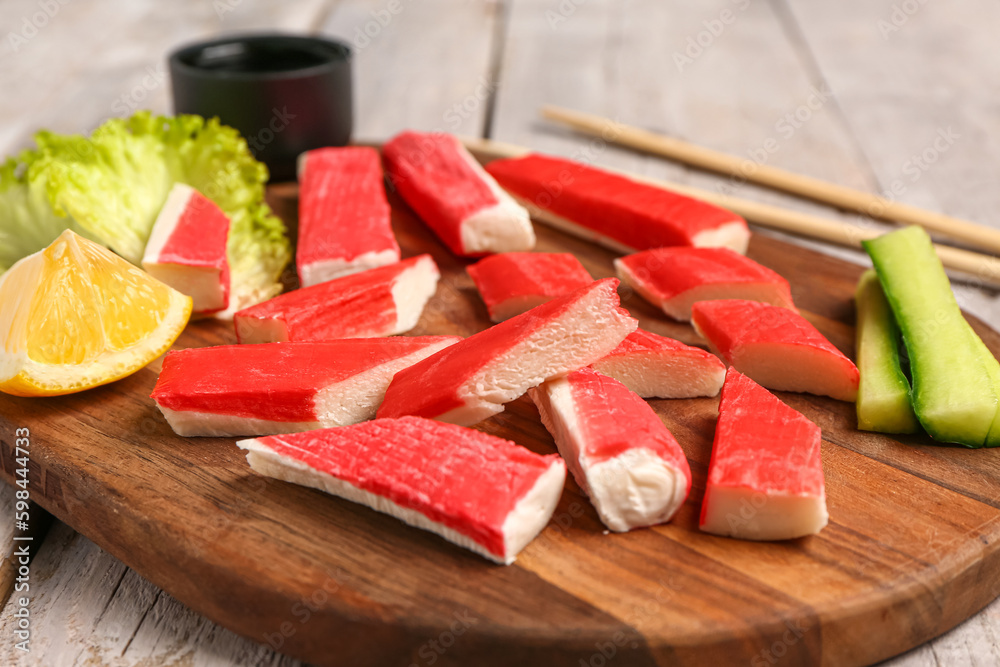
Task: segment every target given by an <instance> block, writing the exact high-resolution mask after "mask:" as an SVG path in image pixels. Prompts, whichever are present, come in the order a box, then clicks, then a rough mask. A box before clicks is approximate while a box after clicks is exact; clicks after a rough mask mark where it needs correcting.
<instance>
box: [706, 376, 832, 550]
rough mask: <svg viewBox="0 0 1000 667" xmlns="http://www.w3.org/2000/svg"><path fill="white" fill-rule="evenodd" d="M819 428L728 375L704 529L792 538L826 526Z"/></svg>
mask: <svg viewBox="0 0 1000 667" xmlns="http://www.w3.org/2000/svg"><path fill="white" fill-rule="evenodd" d="M820 439H821V433H820V428H819V426H816V424H814V423H812V422H811V421H809V420H808V419H806V418H805V417H804V416H803V415H801V414H800V413H798V412H796V411H795V410H793V409H792V408H790V407H788V406H787V405H785V404H784V403H782V402H781V401H780V400H778V398H777V397H775V396H774V395H772V394H771V393H770V392H768V391H767V390H766V389H764V388H763V387H761V386H760V385H759V384H757V383H756V382H754V381H753V380H751V379H750V378H748V377H747V376H745V375H742V374H741V373H739V372H738V371H736V370H735V369H733V368H730V369H729V372H728V373H727V374H726V384H725V385H724V386H723V388H722V401H721V402H720V404H719V422H718V424H717V425H716V427H715V441H714V443H713V444H712V459H711V462H710V463H709V467H708V481H707V483H706V486H705V499H704V501H703V502H702V506H701V529H702V530H704V531H706V532H709V533H715V534H717V535H728V536H730V537H737V538H741V539H745V540H790V539H794V538H796V537H803V536H805V535H812V534H814V533H818V532H819V531H820V530H821V529H822V528H823V526H825V525H826V524H827V520H828V514H827V509H826V491H825V485H824V480H823V464H822V461H821V459H820Z"/></svg>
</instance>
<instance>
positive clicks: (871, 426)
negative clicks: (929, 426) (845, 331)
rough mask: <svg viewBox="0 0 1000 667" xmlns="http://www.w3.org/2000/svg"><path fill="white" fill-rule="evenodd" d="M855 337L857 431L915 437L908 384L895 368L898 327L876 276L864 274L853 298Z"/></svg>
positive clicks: (897, 367)
mask: <svg viewBox="0 0 1000 667" xmlns="http://www.w3.org/2000/svg"><path fill="white" fill-rule="evenodd" d="M854 301H855V303H856V304H857V308H858V318H857V320H858V321H857V325H856V328H855V331H856V333H857V349H858V370H859V371H860V372H861V385H860V386H859V387H858V400H857V410H858V428H859V429H861V430H863V431H878V432H880V433H916V432H917V431H919V430H920V423H919V422H918V421H917V415H916V414H914V412H913V406H912V405H911V404H910V383H909V381H908V380H907V379H906V375H904V374H903V370H902V369H901V368H900V365H899V345H900V337H899V327H898V326H896V320H895V319H894V318H893V316H892V311H891V310H890V309H889V302H888V301H886V300H885V294H884V293H883V292H882V285H881V283H879V281H878V275H877V274H876V273H875V271H873V270H868V271H865V273H864V274H862V276H861V279H860V280H859V281H858V289H857V292H856V293H855V295H854Z"/></svg>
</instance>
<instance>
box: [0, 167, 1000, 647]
mask: <svg viewBox="0 0 1000 667" xmlns="http://www.w3.org/2000/svg"><path fill="white" fill-rule="evenodd" d="M270 198H271V202H272V205H273V206H274V208H275V210H276V211H277V212H278V214H279V215H281V216H282V217H283V218H284V219H285V220H286V221H287V222H288V223H289V226H290V228H291V232H292V238H294V229H295V224H294V223H295V212H296V206H297V201H296V191H295V188H294V186H279V187H275V188H272V189H271V192H270ZM390 200H391V202H392V206H393V216H394V217H393V224H394V227H395V231H396V233H397V237H398V239H399V242H400V245H401V246H402V248H403V251H404V256H412V255H414V254H418V253H421V252H430V253H431V254H432V255H433V256H434V258H435V260H436V261H437V262H438V265H439V266H440V268H441V272H442V280H441V282H440V284H439V286H438V289H437V293H436V294H435V296H434V298H433V299H432V300H431V302H430V303H429V304H428V307H427V308H426V310H425V312H424V314H423V317H422V319H421V320H420V323H419V324H418V326H417V328H416V329H415V330H413V331H412V332H411V333H412V334H414V335H419V334H459V335H469V334H472V333H475V332H477V331H480V330H482V329H484V328H486V327H487V326H488V325H489V321H488V319H487V315H486V310H485V307H484V306H483V304H482V302H481V301H480V300H479V298H478V295H477V293H476V290H475V287H474V286H473V284H472V282H471V280H470V279H469V278H468V276H467V275H466V274H465V266H466V265H467V264H468V262H466V261H463V260H459V259H456V258H455V257H454V256H452V255H451V254H450V253H449V252H448V251H446V250H445V249H444V248H443V247H442V246H441V244H440V243H438V242H437V241H436V239H435V238H434V237H433V235H432V234H431V233H430V232H428V230H427V229H426V228H425V227H424V226H423V225H422V224H421V223H419V222H418V221H417V220H416V219H415V218H414V217H413V215H412V214H411V213H410V212H409V210H408V209H407V208H406V207H405V205H404V204H402V202H401V201H400V200H399V199H398V198H396V197H395V196H394V195H391V196H390ZM536 231H537V232H538V237H539V243H538V247H537V249H538V250H539V251H570V252H573V253H575V254H576V255H577V256H578V257H579V258H580V259H581V261H582V262H583V263H584V265H585V266H586V267H587V269H588V270H590V272H591V273H592V274H593V275H594V276H595V277H604V276H609V275H613V269H612V265H611V260H612V258H613V255H612V254H611V253H609V252H607V251H605V250H603V249H601V248H598V247H597V246H594V245H592V244H589V243H586V242H583V241H580V240H577V239H574V238H571V237H568V236H565V235H563V234H560V233H558V232H555V231H553V230H551V229H548V228H546V227H543V226H541V225H536ZM749 255H750V256H751V257H753V258H754V259H756V260H758V261H760V262H762V263H763V264H765V265H766V266H769V267H771V268H772V269H774V270H776V271H777V272H778V273H780V274H782V275H783V276H785V277H786V278H787V279H788V280H789V281H790V282H791V284H792V292H793V295H794V297H795V301H796V303H797V304H798V305H799V307H800V308H801V309H802V310H803V313H804V314H805V315H806V317H807V318H809V320H810V321H812V322H813V323H814V324H815V325H816V326H817V327H818V328H819V329H820V331H822V332H823V333H824V334H826V335H827V337H829V339H830V340H831V341H832V342H833V343H834V344H835V345H837V347H839V348H840V349H841V350H843V351H844V352H845V353H847V354H849V355H852V354H853V342H852V341H853V327H852V322H853V304H852V293H853V289H854V284H855V281H856V280H857V277H858V275H859V274H860V272H861V269H860V268H859V267H857V266H854V265H851V264H847V263H845V262H842V261H839V260H837V259H833V258H830V257H827V256H823V255H820V254H817V253H814V252H811V251H809V250H805V249H803V248H800V247H797V246H792V245H789V244H786V243H783V242H781V241H778V240H774V239H772V238H768V237H764V236H759V235H755V236H754V238H753V240H752V242H751V245H750V251H749ZM292 286H294V285H293V283H290V284H289V287H292ZM622 297H623V304H624V305H625V306H626V307H628V308H629V309H630V310H631V311H632V313H633V314H634V315H635V316H636V317H638V318H639V320H640V323H641V326H643V327H645V328H647V329H649V330H651V331H654V332H657V333H661V334H665V335H669V336H673V337H676V338H679V339H681V340H684V341H687V342H695V343H697V342H699V340H698V338H697V336H696V335H695V334H694V332H693V331H692V330H691V328H690V327H688V326H687V325H681V324H678V323H675V322H672V321H670V320H669V319H668V318H666V317H665V316H664V315H662V314H660V313H659V312H658V311H656V310H655V309H654V308H652V307H651V306H649V305H648V304H647V303H645V302H643V301H642V300H641V299H640V298H639V297H638V296H636V295H634V294H631V293H629V292H628V291H627V290H622ZM973 326H975V328H976V330H977V331H978V332H979V333H980V335H981V336H982V337H983V339H984V340H985V341H986V343H987V345H988V346H989V347H990V348H991V349H992V350H993V351H994V352H996V351H997V350H1000V336H998V335H997V334H996V333H995V332H993V331H991V330H990V329H988V328H987V327H985V326H983V325H982V324H981V323H978V322H975V321H973ZM233 342H235V337H234V335H233V331H232V329H231V325H225V324H223V323H220V322H216V321H200V322H195V323H193V324H191V325H190V326H189V327H188V329H187V330H186V332H185V333H184V334H183V336H182V337H181V339H180V340H179V341H178V343H177V346H178V347H190V346H203V345H213V344H219V343H233ZM159 363H160V362H154V363H153V364H151V366H150V367H148V368H146V369H143V370H141V371H139V372H138V373H136V374H135V375H133V376H131V377H129V378H127V379H125V380H122V381H119V382H115V383H113V384H111V385H109V386H105V387H101V388H98V389H94V390H90V391H87V392H83V393H81V394H76V395H72V396H65V397H58V398H51V399H23V398H15V397H10V396H6V395H0V415H2V416H0V422H2V430H0V463H2V473H3V477H4V478H5V479H6V480H7V481H8V482H9V481H11V480H12V478H13V470H14V468H15V465H14V461H13V452H12V446H13V442H14V429H15V428H18V427H24V426H27V427H29V428H30V430H31V452H32V458H31V465H30V479H31V491H32V499H33V500H35V501H37V502H38V503H40V504H41V505H42V506H43V507H45V508H46V509H48V510H49V511H50V512H52V513H53V514H55V515H56V516H57V517H58V518H59V519H61V520H62V521H64V522H66V523H67V524H69V525H70V526H72V527H73V528H75V529H76V530H78V531H79V532H81V533H83V534H84V535H86V536H87V537H89V538H90V539H91V540H93V541H94V542H96V543H97V544H98V545H100V546H101V547H102V548H104V549H106V550H107V551H109V552H110V553H112V554H113V555H115V556H117V557H118V558H120V559H121V560H122V561H124V562H125V563H126V564H128V565H129V566H130V567H132V568H134V569H135V570H137V571H138V572H139V573H140V574H142V575H143V576H144V577H146V578H148V579H149V580H150V581H152V582H153V583H154V584H156V585H157V586H160V587H162V588H163V589H165V590H166V591H167V592H169V593H170V594H171V595H173V596H174V597H176V598H177V599H179V600H180V601H182V602H183V603H185V604H187V605H189V606H190V607H192V608H193V609H195V610H196V611H198V612H201V613H203V614H205V615H206V616H208V617H209V618H211V619H213V620H215V621H217V622H219V623H221V624H222V625H224V626H226V627H228V628H231V629H232V630H234V631H236V632H238V633H240V634H243V635H245V636H247V637H250V638H252V639H255V640H257V641H259V642H262V643H268V644H271V645H272V646H273V647H275V648H276V649H278V650H280V651H283V652H286V653H288V654H290V655H293V656H297V657H300V658H303V659H305V660H307V661H309V662H313V663H318V664H322V665H352V666H353V665H372V666H380V667H381V666H396V665H399V666H408V665H420V666H424V665H427V666H429V665H501V664H502V665H522V664H523V665H547V666H548V665H567V666H570V665H571V666H573V667H577V666H580V665H584V666H586V665H590V666H592V667H602V666H603V665H610V664H614V665H676V664H681V665H702V664H704V665H717V664H732V663H736V662H741V663H749V664H750V665H753V666H754V667H757V666H763V665H773V664H799V663H805V662H808V663H823V664H831V665H841V664H864V663H871V662H875V661H877V660H881V659H883V658H887V657H889V656H892V655H895V654H898V653H900V652H903V651H905V650H907V649H909V648H911V647H913V646H916V645H918V644H921V643H923V642H925V641H927V640H928V639H930V638H932V637H934V636H936V635H939V634H941V633H943V632H944V631H946V630H948V629H949V628H951V627H953V626H954V625H956V624H957V623H959V622H960V621H962V620H963V619H965V618H967V617H968V616H970V615H972V614H973V613H975V612H976V611H978V610H979V609H981V608H982V607H984V606H985V605H986V604H987V603H988V602H989V601H991V600H992V599H993V598H994V597H996V596H997V595H998V593H1000V559H998V550H997V544H998V539H1000V509H998V508H1000V500H998V499H1000V493H998V490H1000V452H997V451H970V450H966V449H962V448H956V447H940V446H935V445H933V444H931V443H930V441H929V440H928V439H927V438H925V437H904V438H891V437H886V436H881V435H876V434H872V433H863V432H859V431H857V430H855V417H854V406H853V404H849V403H843V402H839V401H835V400H832V399H826V398H819V397H813V396H807V395H799V394H787V393H780V394H779V396H780V397H781V398H782V400H784V401H786V402H787V403H788V404H789V405H791V406H792V407H793V408H795V409H797V410H799V411H801V412H803V413H804V414H805V415H806V416H808V417H809V418H810V419H812V420H813V421H815V422H816V423H817V424H819V425H820V426H821V427H822V429H823V464H824V469H825V472H826V483H827V494H828V504H829V511H830V525H829V526H827V527H826V528H825V529H824V530H823V532H822V533H821V534H820V535H818V536H814V537H809V538H804V539H800V540H794V541H789V542H781V543H770V544H766V543H765V544H761V543H751V542H742V541H738V540H732V539H726V538H721V537H715V536H711V535H707V534H703V533H701V532H699V531H698V529H697V517H698V511H699V508H700V506H701V499H702V495H703V493H704V483H705V476H706V469H707V465H708V461H709V456H710V453H711V444H712V435H713V431H714V426H715V418H716V411H717V407H718V399H717V398H713V399H689V400H673V401H670V400H657V401H652V402H651V403H652V405H653V407H654V408H655V409H656V411H657V412H658V413H659V415H660V416H661V417H662V418H663V420H664V421H665V422H666V424H667V425H668V426H669V428H670V429H671V431H672V432H673V433H674V435H675V436H676V438H677V440H678V441H679V442H680V443H681V445H682V447H683V448H684V450H685V452H686V453H687V456H688V459H689V460H690V463H691V470H692V475H693V486H692V490H691V495H690V497H689V498H688V501H687V502H686V503H685V505H684V507H683V508H682V509H681V511H680V512H679V514H678V515H677V517H676V518H675V519H674V520H673V521H672V522H671V523H670V524H668V525H663V526H658V527H655V528H652V529H646V530H638V531H634V532H632V533H628V534H624V535H618V534H606V531H605V530H604V527H603V525H602V524H601V523H600V522H599V521H598V519H597V516H596V514H595V513H594V510H593V509H592V508H591V506H590V504H589V502H588V501H587V499H586V498H585V497H584V496H583V495H582V494H581V492H580V490H579V489H578V488H577V486H576V485H575V484H574V483H573V482H572V481H568V483H567V488H566V490H565V491H564V493H563V497H562V500H561V502H560V504H559V507H558V509H557V511H556V513H555V515H554V517H553V520H552V522H551V523H550V525H549V526H548V527H547V528H546V529H545V531H544V532H543V533H542V534H541V535H540V536H539V537H538V538H537V539H536V540H535V541H534V542H533V543H532V544H530V545H529V546H528V547H527V548H526V549H525V550H524V552H522V554H521V556H520V557H519V558H518V560H517V562H516V563H515V564H514V565H512V566H509V567H502V566H497V565H493V564H490V563H489V562H487V561H485V560H484V559H482V558H480V557H479V556H476V555H473V554H471V553H469V552H467V551H465V550H462V549H459V548H457V547H454V546H452V545H450V544H448V543H447V542H445V541H443V540H442V539H441V538H439V537H436V536H434V535H431V534H429V533H425V532H422V531H419V530H417V529H414V528H410V527H408V526H406V525H404V524H402V523H400V522H399V521H397V520H395V519H393V518H391V517H388V516H385V515H381V514H378V513H376V512H374V511H372V510H369V509H367V508H364V507H361V506H359V505H354V504H351V503H349V502H346V501H343V500H340V499H337V498H333V497H330V496H327V495H325V494H323V493H321V492H319V491H315V490H311V489H306V488H302V487H297V486H293V485H291V484H288V483H284V482H279V481H275V480H271V479H265V478H262V477H259V476H257V475H255V474H254V473H253V472H252V471H251V470H250V468H249V467H248V466H247V464H246V461H245V459H244V456H243V453H242V452H241V451H240V450H239V449H238V448H237V447H236V446H235V445H234V444H233V443H234V440H235V439H229V438H190V439H185V438H180V437H178V436H176V435H174V433H173V432H172V431H171V430H170V428H169V427H168V426H167V424H166V422H165V421H164V420H163V418H162V417H161V415H160V413H159V412H158V410H157V409H156V407H155V406H154V404H153V402H152V401H151V400H150V399H149V398H148V396H149V394H150V391H151V390H152V388H153V385H154V383H155V381H156V373H157V370H158V368H159ZM477 428H479V429H481V430H484V431H487V432H489V433H493V434H495V435H499V436H503V437H506V438H510V439H512V440H516V441H517V442H519V443H521V444H522V445H525V446H527V447H529V448H531V449H533V450H535V451H539V452H546V453H548V452H552V451H554V445H553V443H552V440H551V438H550V437H549V435H548V433H547V432H546V431H545V429H544V428H543V427H542V425H541V423H540V421H539V419H538V413H537V412H536V410H535V409H534V407H533V405H532V404H531V403H530V401H528V400H527V399H524V398H522V399H520V400H518V401H515V402H514V403H512V404H510V405H508V407H507V411H506V412H504V413H502V414H500V415H497V416H496V417H493V418H491V419H489V420H487V421H485V422H483V423H481V424H479V425H478V426H477ZM746 511H747V512H753V511H754V508H753V507H752V506H748V507H747V508H746Z"/></svg>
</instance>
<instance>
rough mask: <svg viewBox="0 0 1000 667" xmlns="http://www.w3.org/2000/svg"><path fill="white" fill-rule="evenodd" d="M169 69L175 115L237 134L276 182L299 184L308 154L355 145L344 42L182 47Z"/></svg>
mask: <svg viewBox="0 0 1000 667" xmlns="http://www.w3.org/2000/svg"><path fill="white" fill-rule="evenodd" d="M169 63H170V80H171V86H172V88H173V95H174V113H178V114H181V113H190V114H198V115H200V116H204V117H206V118H211V117H212V116H218V117H219V119H220V120H221V121H222V122H223V123H225V124H226V125H231V126H232V127H235V128H236V129H237V130H239V131H240V133H241V134H242V135H243V136H244V137H246V140H247V143H248V144H249V145H250V150H251V151H253V154H254V155H255V156H256V157H257V159H259V160H261V161H262V162H264V164H266V165H267V167H268V170H269V171H270V172H271V181H272V182H276V181H288V180H294V179H295V162H296V159H297V158H298V156H299V154H300V153H302V152H303V151H307V150H310V149H312V148H320V147H322V146H343V145H345V144H347V143H348V142H349V141H350V139H351V127H352V124H353V104H352V85H351V49H350V47H349V46H348V45H347V44H345V43H343V42H339V41H336V40H331V39H325V38H322V37H305V36H296V35H282V34H258V35H236V36H231V37H226V38H224V39H217V40H213V41H210V42H200V43H198V44H191V45H188V46H183V47H181V48H179V49H177V50H176V51H174V52H173V53H171V54H170V58H169Z"/></svg>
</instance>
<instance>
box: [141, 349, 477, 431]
mask: <svg viewBox="0 0 1000 667" xmlns="http://www.w3.org/2000/svg"><path fill="white" fill-rule="evenodd" d="M460 340H461V338H459V337H457V336H418V337H413V338H407V337H397V338H356V339H343V340H335V341H323V342H307V343H271V344H268V345H217V346H214V347H199V348H191V349H186V350H173V351H171V352H168V353H167V356H166V357H165V358H164V360H163V369H162V370H161V371H160V377H159V378H158V379H157V381H156V387H155V388H154V389H153V394H152V398H153V400H154V401H155V402H156V405H157V407H158V408H159V409H160V411H161V412H162V413H163V416H164V417H166V419H167V422H168V423H169V424H170V427H171V428H172V429H174V432H175V433H177V434H178V435H183V436H198V435H202V436H236V435H269V434H274V433H293V432H295V431H303V430H307V429H314V428H321V427H324V426H343V425H345V424H354V423H356V422H359V421H364V420H366V419H371V418H372V417H374V416H375V410H376V409H377V408H378V405H379V403H381V402H382V397H383V396H384V395H385V389H386V387H388V386H389V380H391V379H392V376H393V374H394V373H396V372H398V371H399V370H400V369H402V368H405V367H407V366H410V365H412V364H414V363H416V362H418V361H420V360H421V359H424V358H425V357H427V356H428V355H431V354H433V353H435V352H437V351H439V350H442V349H444V348H445V347H447V346H448V345H452V344H454V343H456V342H458V341H460Z"/></svg>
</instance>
